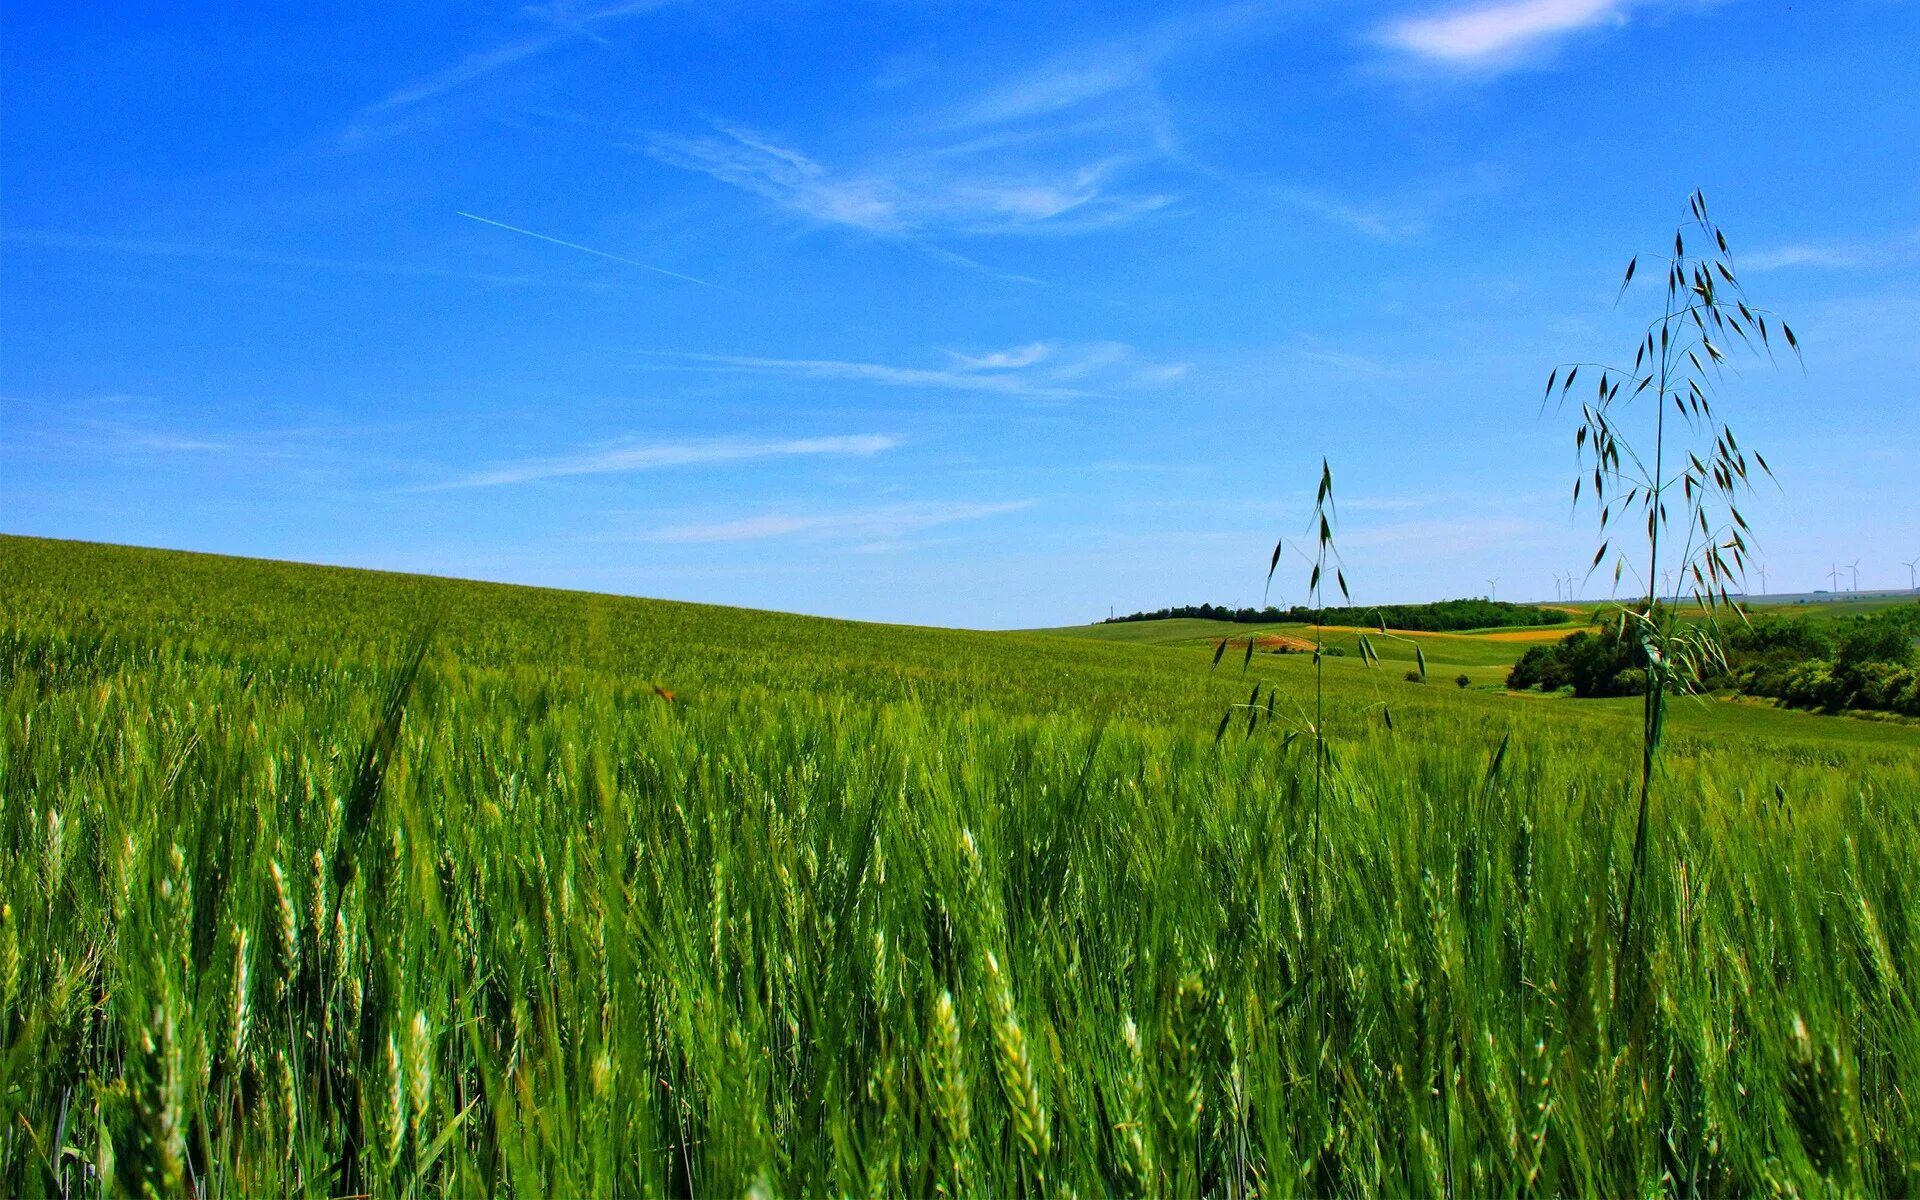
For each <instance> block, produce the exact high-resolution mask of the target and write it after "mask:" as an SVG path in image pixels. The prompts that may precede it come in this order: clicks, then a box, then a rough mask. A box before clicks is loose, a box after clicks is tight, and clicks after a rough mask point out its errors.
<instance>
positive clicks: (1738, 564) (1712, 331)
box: [1545, 191, 1800, 964]
mask: <svg viewBox="0 0 1920 1200" xmlns="http://www.w3.org/2000/svg"><path fill="white" fill-rule="evenodd" d="M1687 211H1688V215H1687V219H1686V220H1685V221H1684V222H1683V223H1682V224H1681V225H1680V227H1679V228H1678V229H1676V230H1675V232H1674V235H1673V250H1672V253H1671V254H1663V255H1662V256H1661V257H1663V258H1664V259H1665V265H1666V279H1665V286H1664V288H1663V289H1662V299H1661V304H1660V308H1659V310H1658V312H1657V315H1655V316H1653V317H1652V319H1651V320H1649V322H1648V323H1647V326H1646V330H1645V333H1644V335H1643V336H1642V337H1641V338H1640V340H1639V342H1638V344H1637V345H1636V346H1635V347H1634V352H1633V364H1632V366H1631V367H1620V366H1615V365H1611V364H1606V363H1569V364H1564V365H1562V366H1559V367H1556V368H1554V370H1553V371H1552V373H1551V374H1549V375H1548V376H1547V389H1546V397H1545V400H1548V401H1550V400H1553V399H1554V397H1555V396H1556V393H1557V395H1558V399H1559V402H1560V404H1561V406H1562V407H1565V406H1566V404H1567V403H1568V401H1569V400H1570V399H1572V398H1580V399H1579V405H1580V421H1579V424H1578V426H1577V427H1576V428H1575V430H1574V447H1575V451H1576V454H1577V457H1578V461H1579V471H1578V474H1577V475H1576V476H1575V479H1574V485H1573V503H1574V507H1575V508H1576V509H1578V508H1579V507H1580V506H1581V504H1582V502H1583V501H1584V502H1585V503H1587V504H1589V505H1591V506H1592V507H1593V508H1594V509H1595V510H1596V511H1597V515H1598V518H1599V547H1598V549H1596V550H1595V552H1594V556H1593V562H1592V564H1591V566H1590V567H1589V574H1590V575H1591V573H1592V572H1593V571H1598V570H1601V569H1602V568H1603V567H1604V565H1605V564H1606V563H1607V562H1608V561H1609V560H1611V562H1612V566H1613V578H1614V583H1615V586H1616V587H1617V586H1618V585H1619V583H1620V581H1621V579H1622V577H1623V576H1630V575H1638V576H1639V582H1640V584H1641V585H1642V587H1643V589H1644V594H1643V595H1641V596H1639V597H1638V598H1637V599H1635V600H1634V601H1632V602H1630V603H1624V604H1621V605H1618V606H1617V607H1616V610H1615V612H1614V614H1613V617H1614V621H1615V624H1616V629H1617V631H1618V635H1619V636H1621V637H1624V638H1630V639H1632V640H1633V641H1634V642H1635V643H1636V644H1637V645H1638V646H1639V647H1640V650H1641V656H1642V659H1643V665H1644V667H1645V669H1646V678H1647V686H1646V693H1645V697H1644V705H1643V708H1642V718H1641V729H1640V750H1641V753H1640V789H1639V805H1638V813H1637V815H1636V817H1635V820H1634V833H1633V862H1632V866H1631V869H1630V871H1629V873H1628V877H1627V893H1626V898H1625V902H1624V905H1623V907H1622V910H1621V925H1620V961H1621V962H1622V963H1623V964H1624V963H1626V961H1627V953H1628V951H1629V949H1630V947H1631V943H1632V939H1633V938H1634V937H1635V921H1636V915H1637V914H1636V910H1635V905H1636V902H1637V901H1638V898H1639V892H1640V888H1641V882H1642V879H1643V877H1644V876H1645V874H1646V859H1647V818H1648V811H1649V807H1650V803H1651V799H1652V795H1653V787H1654V776H1655V773H1656V767H1657V766H1658V762H1659V756H1660V743H1661V735H1662V731H1663V727H1664V724H1665V719H1666V708H1667V699H1668V697H1669V696H1670V695H1671V694H1673V693H1676V692H1679V693H1688V692H1692V691H1695V690H1697V689H1698V688H1699V687H1700V685H1701V682H1702V681H1703V680H1704V679H1706V678H1707V677H1709V676H1710V675H1712V674H1713V673H1714V672H1715V671H1716V670H1717V669H1719V668H1721V667H1723V666H1724V665H1725V658H1724V654H1723V650H1722V646H1721V639H1720V618H1721V617H1722V616H1724V615H1731V616H1734V617H1737V618H1742V619H1744V612H1743V611H1742V609H1741V607H1740V605H1739V602H1738V594H1739V593H1740V591H1741V590H1742V588H1743V585H1744V579H1745V573H1746V567H1747V562H1748V557H1749V554H1750V553H1751V550H1752V536H1753V535H1752V530H1751V529H1750V528H1749V526H1748V524H1747V520H1746V518H1745V517H1744V516H1743V515H1742V514H1741V511H1740V503H1741V500H1742V498H1743V497H1744V496H1746V495H1749V494H1750V493H1751V492H1752V484H1753V479H1754V477H1755V474H1756V473H1759V474H1765V475H1766V476H1767V477H1768V478H1771V477H1772V475H1773V472H1772V469H1771V468H1770V467H1768V466H1767V460H1766V459H1765V458H1764V457H1762V456H1761V455H1760V454H1759V453H1758V452H1755V451H1749V450H1747V449H1746V448H1745V447H1743V446H1742V445H1741V443H1740V440H1739V438H1738V437H1737V436H1735V434H1734V430H1733V427H1732V426H1731V425H1729V424H1727V423H1726V421H1725V420H1724V419H1722V417H1721V416H1720V414H1719V412H1718V410H1717V408H1716V402H1717V401H1718V400H1719V398H1720V389H1721V385H1722V384H1723V383H1724V382H1725V381H1726V377H1727V374H1728V372H1729V369H1730V363H1731V358H1732V356H1733V355H1735V354H1744V355H1747V356H1751V357H1755V358H1759V359H1762V360H1765V361H1768V362H1771V361H1772V360H1773V346H1774V340H1775V337H1776V335H1777V336H1778V338H1779V339H1780V340H1781V341H1784V342H1785V343H1786V347H1787V349H1789V350H1790V351H1791V352H1792V353H1793V354H1794V356H1795V357H1796V359H1797V358H1798V356H1799V353H1800V342H1799V339H1798V338H1797V337H1795V336H1794V333H1793V330H1792V329H1791V328H1790V327H1789V326H1788V325H1787V324H1786V322H1784V321H1781V320H1779V318H1778V317H1777V316H1775V315H1774V314H1772V313H1771V312H1769V311H1768V310H1765V309H1761V308H1757V307H1755V306H1754V305H1753V304H1752V303H1751V302H1750V301H1749V300H1748V298H1747V295H1746V292H1745V290H1744V289H1743V288H1742V287H1741V286H1740V279H1739V275H1738V274H1737V272H1736V271H1735V268H1734V258H1733V251H1732V250H1731V249H1730V248H1729V246H1728V244H1727V238H1726V235H1725V234H1724V233H1723V232H1722V231H1721V229H1720V226H1719V225H1718V224H1716V223H1715V222H1714V220H1713V219H1712V218H1711V217H1710V216H1709V215H1708V214H1707V202H1706V197H1705V196H1704V195H1703V194H1702V193H1700V192H1698V191H1696V192H1694V193H1693V194H1692V195H1690V196H1688V197H1687ZM1639 265H1640V256H1635V257H1634V258H1633V259H1632V260H1631V261H1629V262H1628V263H1627V270H1626V275H1625V277H1624V278H1623V279H1622V280H1621V283H1620V293H1619V296H1618V297H1616V303H1618V302H1619V299H1621V298H1624V297H1625V296H1626V294H1627V292H1628V291H1629V290H1630V289H1631V288H1632V287H1633V284H1634V280H1635V277H1636V275H1637V274H1638V268H1639ZM1640 277H1641V278H1642V279H1644V278H1646V276H1645V275H1641V276H1640ZM1583 372H1584V373H1585V375H1586V376H1587V377H1588V378H1591V379H1593V380H1594V382H1593V390H1592V391H1591V392H1587V391H1586V390H1585V389H1584V388H1581V389H1580V390H1579V391H1576V390H1575V388H1576V385H1578V383H1579V380H1580V378H1581V376H1582V373H1583ZM1596 376H1597V378H1596ZM1663 579H1664V580H1668V581H1671V584H1672V587H1671V591H1669V592H1668V594H1667V595H1666V596H1664V597H1663V596H1662V594H1661V593H1662V592H1663V591H1667V588H1665V587H1663V586H1661V581H1662V580H1663ZM1682 595H1684V596H1685V597H1686V598H1687V599H1688V601H1689V602H1690V605H1689V607H1690V608H1691V610H1692V611H1691V612H1689V613H1686V614H1683V613H1682V612H1681V611H1680V608H1681V606H1680V604H1679V603H1678V600H1679V598H1680V597H1681V596H1682Z"/></svg>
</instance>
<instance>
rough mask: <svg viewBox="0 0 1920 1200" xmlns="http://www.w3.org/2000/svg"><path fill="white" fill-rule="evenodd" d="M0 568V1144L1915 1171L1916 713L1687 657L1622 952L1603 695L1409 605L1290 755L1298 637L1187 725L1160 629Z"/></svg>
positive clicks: (1389, 1180) (671, 1161) (566, 1177)
mask: <svg viewBox="0 0 1920 1200" xmlns="http://www.w3.org/2000/svg"><path fill="white" fill-rule="evenodd" d="M0 597H4V601H5V608H4V612H5V618H4V621H5V623H4V626H3V627H0V704H3V706H4V707H3V709H0V713H3V715H0V844H3V845H4V847H5V854H4V856H0V862H3V863H4V866H3V867H0V872H3V873H0V904H4V906H5V907H4V924H0V986H4V1000H3V1005H4V1007H0V1036H3V1037H4V1048H5V1056H4V1059H0V1064H3V1065H0V1071H3V1072H4V1074H3V1075H0V1095H4V1096H5V1104H6V1108H7V1122H6V1133H5V1137H4V1140H3V1141H0V1181H3V1183H0V1190H5V1191H6V1192H8V1193H11V1194H49V1193H56V1192H61V1191H67V1192H70V1193H71V1194H92V1193H104V1192H112V1191H117V1190H140V1189H147V1190H151V1191H153V1192H156V1193H158V1194H163V1195H175V1194H181V1193H182V1192H183V1191H185V1190H189V1189H190V1190H194V1191H196V1192H199V1193H201V1194H210V1195H258V1194H267V1193H280V1192H298V1193H302V1194H314V1195H340V1194H352V1193H365V1192H372V1193H377V1194H382V1195H386V1194H403V1193H406V1194H429V1195H472V1194H475V1193H478V1192H482V1191H511V1192H515V1193H520V1194H527V1195H557V1194H636V1193H640V1194H651V1193H677V1194H700V1195H723V1194H743V1193H748V1192H755V1193H757V1194H766V1195H776V1194H799V1193H815V1194H819V1193H831V1194H914V1195H927V1194H933V1193H936V1192H945V1193H950V1194H960V1193H968V1194H980V1193H994V1194H1007V1193H1030V1194H1062V1195H1066V1194H1077V1195H1097V1194H1104V1193H1109V1192H1126V1193H1138V1194H1150V1195H1175V1196H1179V1195H1193V1194H1199V1193H1209V1194H1216V1193H1224V1194H1248V1193H1254V1192H1258V1193H1262V1194H1330V1193H1360V1194H1368V1193H1377V1192H1382V1191H1389V1192H1414V1193H1423V1194H1439V1193H1442V1192H1454V1193H1463V1194H1494V1193H1516V1192H1558V1191H1574V1190H1578V1191H1585V1192H1597V1193H1603V1194H1616V1195H1617V1194H1627V1193H1633V1192H1645V1191H1652V1190H1687V1191H1692V1190H1696V1189H1699V1190H1712V1191H1752V1190H1788V1191H1812V1190H1820V1189H1822V1188H1829V1187H1831V1188H1834V1189H1837V1190H1840V1191H1846V1192H1859V1191H1877V1192H1893V1193H1898V1192H1905V1191H1908V1190H1911V1189H1912V1188H1913V1187H1914V1186H1915V1184H1916V1182H1920V1180H1917V1179H1916V1176H1920V1113H1916V1111H1915V1109H1914V1107H1913V1105H1912V1103H1911V1101H1910V1099H1909V1098H1910V1097H1911V1096H1912V1095H1913V1094H1914V1093H1915V1089H1916V1087H1920V1024H1917V1023H1916V1016H1915V1008H1914V999H1913V995H1912V993H1911V990H1910V989H1911V987H1912V986H1913V985H1912V981H1913V979H1914V978H1915V977H1916V975H1915V972H1916V970H1920V952H1917V947H1916V942H1915V937H1916V935H1920V884H1916V883H1915V882H1914V877H1913V874H1912V871H1911V863H1912V862H1913V861H1914V860H1915V858H1916V857H1920V815H1917V814H1916V801H1920V754H1916V750H1917V749H1920V737H1916V731H1915V730H1913V729H1912V728H1910V727H1905V726H1898V725H1882V724H1872V723H1867V722H1856V721H1848V720H1845V719H1842V718H1823V717H1815V716H1808V715H1804V714H1792V713H1783V712H1774V711H1772V710H1766V709H1755V708H1753V707H1751V706H1733V705H1713V704H1708V705H1689V704H1686V703H1682V704H1681V705H1679V706H1678V707H1677V708H1676V713H1677V714H1679V715H1678V717H1677V720H1678V722H1679V728H1680V730H1681V732H1680V733H1678V734H1676V735H1674V738H1673V741H1672V743H1671V751H1672V753H1671V755H1670V757H1669V759H1668V764H1667V767H1666V772H1667V778H1666V781H1665V784H1664V786H1663V788H1662V791H1661V801H1660V803H1659V805H1658V808H1657V814H1656V823H1655V829H1654V838H1655V843H1654V849H1653V852H1652V853H1651V855H1650V861H1651V862H1652V863H1653V864H1655V866H1654V870H1653V872H1652V874H1651V877H1650V881H1649V884H1648V892H1647V893H1646V902H1647V904H1648V905H1649V909H1648V911H1649V913H1650V919H1651V930H1652V932H1651V937H1650V946H1651V958H1650V966H1649V969H1648V971H1647V972H1646V976H1645V981H1644V984H1643V985H1641V986H1636V987H1630V988H1627V989H1625V990H1624V991H1622V990H1621V989H1620V988H1619V987H1618V986H1617V985H1618V983H1619V980H1620V976H1619V975H1618V973H1617V972H1616V962H1615V958H1616V953H1617V951H1616V939H1617V935H1618V929H1617V923H1618V920H1619V911H1620V896H1619V892H1620V888H1621V886H1622V879H1623V865H1624V858H1625V856H1626V853H1627V849H1628V847H1627V839H1628V837H1629V836H1630V833H1631V806H1630V803H1629V800H1630V795H1631V788H1630V783H1631V776H1632V772H1633V769H1634V747H1633V746H1632V745H1631V744H1630V739H1631V737H1632V731H1633V730H1632V720H1633V716H1632V714H1631V713H1630V712H1628V711H1627V710H1626V708H1624V707H1618V708H1616V707H1615V706H1611V705H1608V704H1606V703H1604V702H1602V703H1598V704H1595V705H1585V704H1582V703H1579V702H1574V701H1563V700H1554V699H1532V700H1528V699H1519V698H1515V697H1510V696H1507V695H1504V694H1500V693H1498V692H1497V691H1496V690H1494V689H1492V688H1490V687H1483V686H1479V685H1476V686H1473V687H1468V688H1458V687H1455V686H1454V685H1453V683H1452V682H1451V675H1452V672H1451V671H1446V672H1445V674H1446V676H1447V678H1446V679H1445V680H1442V679H1441V678H1439V675H1440V674H1441V672H1442V671H1443V667H1442V665H1441V664H1440V663H1439V662H1438V661H1435V662H1434V663H1433V664H1432V667H1433V671H1434V673H1435V676H1436V677H1435V678H1434V680H1433V681H1432V682H1429V683H1426V684H1413V683H1408V682H1406V681H1405V680H1403V679H1402V678H1401V677H1400V674H1401V673H1400V672H1399V671H1398V670H1397V669H1394V670H1388V669H1386V668H1384V667H1382V668H1373V669H1370V670H1369V669H1364V668H1361V667H1360V666H1359V665H1358V664H1357V663H1354V662H1349V661H1341V662H1339V663H1338V669H1337V670H1332V671H1330V672H1329V682H1328V686H1329V689H1330V697H1331V699H1330V711H1331V717H1330V719H1329V721H1328V729H1329V747H1330V763H1329V769H1328V770H1327V772H1326V774H1325V777H1324V781H1323V782H1322V783H1321V785H1320V787H1319V789H1318V790H1316V779H1315V772H1314V769H1313V755H1312V752H1311V738H1310V732H1311V731H1310V730H1309V729H1307V728H1306V727H1305V726H1304V724H1303V720H1304V716H1303V714H1304V713H1305V712H1306V711H1308V706H1309V703H1310V687H1311V684H1310V671H1309V670H1308V669H1307V668H1306V660H1307V659H1308V657H1309V656H1296V655H1257V656H1256V657H1255V664H1254V666H1253V667H1252V668H1251V670H1252V672H1253V673H1254V674H1255V675H1257V676H1258V677H1259V678H1261V679H1262V680H1264V681H1266V682H1267V683H1268V684H1270V685H1271V686H1273V687H1274V688H1276V689H1277V690H1278V693H1279V695H1280V696H1281V698H1282V703H1281V705H1280V707H1279V708H1278V709H1277V711H1276V715H1275V717H1274V719H1273V720H1272V721H1271V722H1269V721H1267V720H1266V718H1265V716H1264V713H1262V714H1261V719H1260V721H1259V723H1258V724H1257V726H1256V728H1255V730H1254V732H1253V733H1252V734H1251V735H1248V734H1247V733H1246V732H1245V727H1244V725H1243V724H1241V723H1240V722H1239V720H1238V719H1237V718H1236V721H1235V724H1234V726H1233V728H1232V729H1231V730H1230V731H1229V733H1228V734H1227V735H1226V736H1225V737H1224V738H1222V739H1220V740H1219V741H1218V742H1217V743H1216V741H1215V737H1214V733H1215V719H1216V718H1217V716H1218V715H1219V714H1220V713H1221V712H1222V711H1224V710H1225V706H1226V705H1228V704H1231V703H1232V702H1234V701H1236V700H1244V699H1245V698H1246V697H1245V690H1246V689H1247V688H1248V687H1249V686H1250V684H1249V683H1248V681H1247V679H1245V678H1243V677H1242V676H1241V675H1240V674H1238V673H1237V672H1236V671H1235V670H1233V669H1232V668H1233V667H1234V666H1235V660H1236V659H1237V658H1238V656H1237V655H1236V656H1235V658H1234V659H1229V660H1228V663H1227V664H1226V665H1224V666H1223V667H1222V668H1221V669H1220V670H1218V671H1210V670H1209V662H1210V658H1211V655H1210V654H1209V653H1208V652H1207V651H1206V650H1205V649H1203V648H1200V647H1196V646H1181V645H1177V644H1176V645H1174V646H1170V647H1154V646H1144V645H1137V644H1127V643H1105V642H1101V641H1098V640H1092V639H1086V638H1076V637H1069V636H1060V635H1050V634H1021V635H1001V634H971V633H958V632H935V631H928V630H916V629H905V628H890V627H879V626H862V625H852V624H845V623H837V622H829V621H817V620H810V619H805V618H797V617H774V616H768V615H764V614H756V613H748V612H741V611H734V610H725V609H711V608H699V607H694V606H687V605H672V604H664V603H653V602H644V601H629V600H620V599H613V598H606V597H594V596H587V595H580V594H568V593H557V592H540V591H533V590H526V589H515V588H506V587H497V586H487V585H475V584H463V583H456V582H449V581H440V580H427V579H420V578H412V577H401V576H386V575H376V574H369V573H358V572H349V571H339V570H329V569H321V568H308V567H295V566H286V565H278V564H265V563H257V562H248V561H242V560H226V559H214V558H204V557H193V556H185V555H171V554H162V553H158V552H149V551H131V550H118V549H110V548H104V547H91V546H82V545H78V544H70V543H53V542H36V541H31V540H25V539H6V540H4V541H0ZM421 630H429V631H430V632H429V633H427V634H426V635H425V638H424V640H422V637H421V633H420V631H421ZM1202 645H1204V643H1203V644H1202ZM1517 649H1518V648H1517V647H1516V652H1517ZM416 664H417V669H416ZM1397 665H1398V664H1395V667H1396V668H1397ZM1289 707H1291V708H1292V709H1293V711H1292V712H1288V711H1286V710H1287V708H1289ZM1722 710H1725V712H1726V713H1731V714H1733V716H1732V717H1728V716H1726V715H1723V712H1722ZM1388 713H1391V716H1392V725H1391V728H1389V727H1388V724H1387V721H1386V719H1385V718H1386V715H1387V714H1388ZM1316 812H1318V815H1319V820H1318V823H1317V828H1316V822H1315V819H1314V817H1315V813H1316ZM1316 834H1317V836H1316Z"/></svg>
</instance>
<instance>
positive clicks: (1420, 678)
mask: <svg viewBox="0 0 1920 1200" xmlns="http://www.w3.org/2000/svg"><path fill="white" fill-rule="evenodd" d="M1426 681H1427V677H1426V676H1425V675H1422V674H1421V673H1420V672H1418V671H1408V672H1407V682H1408V683H1425V682H1426Z"/></svg>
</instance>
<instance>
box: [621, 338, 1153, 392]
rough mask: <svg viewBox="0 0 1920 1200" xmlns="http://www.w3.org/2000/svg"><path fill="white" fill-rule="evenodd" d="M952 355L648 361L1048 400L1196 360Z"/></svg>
mask: <svg viewBox="0 0 1920 1200" xmlns="http://www.w3.org/2000/svg"><path fill="white" fill-rule="evenodd" d="M945 355H946V359H947V362H946V365H945V366H938V367H924V366H899V365H895V364H891V363H876V362H859V361H852V360H847V359H832V358H767V357H759V356H754V355H741V354H696V353H689V352H664V351H663V352H657V353H654V354H651V355H649V356H648V357H647V358H646V359H645V360H644V361H643V362H642V364H641V365H643V366H645V367H648V368H650V369H654V370H681V371H711V372H717V373H739V374H755V375H774V376H780V377H783V378H788V379H800V380H824V381H848V382H857V383H871V384H877V385H880V386H882V387H902V388H922V389H933V390H941V391H956V392H982V393H990V394H996V395H1003V396H1026V397H1032V398H1035V399H1043V400H1071V399H1076V398H1081V397H1087V396H1095V395H1100V394H1103V392H1104V391H1106V390H1111V389H1114V388H1122V387H1127V388H1133V387H1153V386H1158V385H1163V384H1167V383H1171V382H1173V381H1175V380H1177V379H1179V378H1180V377H1182V376H1183V375H1185V374H1186V372H1187V370H1188V366H1189V364H1186V363H1155V362H1150V361H1147V360H1145V359H1144V358H1143V357H1142V356H1141V355H1140V354H1139V353H1138V352H1137V351H1136V350H1134V348H1133V347H1131V346H1128V345H1127V344H1125V343H1124V342H1088V343H1071V344H1065V345H1061V344H1055V343H1050V342H1031V343H1028V344H1026V345H1023V346H1016V347H1013V348H1011V349H1007V350H996V351H988V352H985V353H980V354H964V353H961V352H958V351H954V350H948V351H945Z"/></svg>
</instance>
